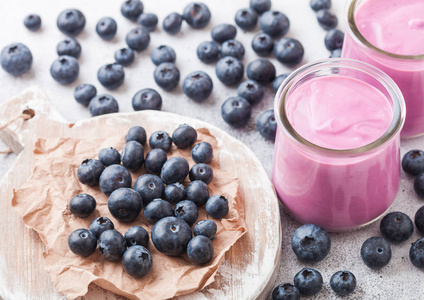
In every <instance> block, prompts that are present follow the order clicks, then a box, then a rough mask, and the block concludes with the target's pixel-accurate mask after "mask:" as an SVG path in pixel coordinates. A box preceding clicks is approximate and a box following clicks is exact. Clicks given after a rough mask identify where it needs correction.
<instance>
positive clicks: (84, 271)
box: [12, 128, 246, 299]
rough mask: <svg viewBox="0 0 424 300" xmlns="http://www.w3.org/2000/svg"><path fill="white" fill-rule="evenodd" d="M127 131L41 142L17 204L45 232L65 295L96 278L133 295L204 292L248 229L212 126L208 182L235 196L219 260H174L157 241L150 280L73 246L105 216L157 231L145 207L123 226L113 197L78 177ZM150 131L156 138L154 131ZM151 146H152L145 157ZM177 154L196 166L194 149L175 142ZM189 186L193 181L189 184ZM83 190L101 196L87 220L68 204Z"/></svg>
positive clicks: (202, 137) (48, 255) (205, 137)
mask: <svg viewBox="0 0 424 300" xmlns="http://www.w3.org/2000/svg"><path fill="white" fill-rule="evenodd" d="M125 133H126V131H125V132H124V133H123V134H121V135H117V136H115V135H114V136H110V137H109V138H107V139H101V140H100V139H93V138H92V137H90V136H84V137H83V136H81V138H79V139H76V138H55V139H48V140H46V139H38V140H37V141H36V145H35V150H34V157H35V166H34V171H33V174H32V175H31V177H30V178H29V179H28V181H27V182H26V183H25V184H24V186H22V187H21V188H19V189H18V190H15V191H14V196H13V199H12V206H13V207H14V208H15V209H16V210H17V211H18V212H19V213H20V214H21V215H22V218H23V221H24V223H25V225H26V226H27V227H29V228H32V229H34V230H35V231H37V232H38V234H39V235H40V237H41V239H42V241H43V243H44V244H45V245H46V251H45V253H44V254H43V256H44V259H45V263H46V269H47V271H48V272H49V274H50V276H51V278H52V281H53V284H54V286H55V287H56V289H57V290H58V292H60V293H64V294H65V295H67V297H69V298H76V297H78V296H82V295H85V294H86V293H87V290H88V286H89V284H90V283H94V284H96V285H98V286H100V287H102V288H104V289H106V290H109V291H112V292H114V293H116V294H119V295H123V296H125V297H128V298H130V299H166V298H172V297H174V296H179V295H184V294H188V293H192V292H195V291H198V290H201V289H202V288H204V287H205V286H207V285H208V284H210V283H212V282H213V281H214V277H215V275H216V272H217V269H218V266H219V264H220V262H221V261H222V260H223V258H224V254H225V252H226V251H228V250H229V249H230V247H231V246H232V245H233V244H234V243H235V242H236V241H237V240H238V239H239V238H240V237H241V236H243V234H244V233H245V232H246V226H245V223H244V210H243V201H242V199H241V197H240V193H239V186H238V182H237V180H236V178H234V176H233V175H231V174H229V173H228V172H226V171H224V170H222V169H220V166H219V161H218V156H219V154H218V145H217V141H216V139H215V138H214V137H213V136H212V135H211V133H210V132H209V130H208V129H206V128H202V129H198V141H197V142H200V141H207V142H209V143H211V145H212V146H213V149H214V158H213V161H212V163H211V166H212V168H213V171H214V179H213V181H212V182H211V183H210V184H209V189H210V194H211V195H214V194H222V195H225V196H226V197H227V198H228V199H229V201H230V212H229V213H228V215H227V216H226V218H224V219H221V220H214V221H215V222H216V223H217V225H218V231H217V234H216V238H215V239H214V240H213V247H214V255H213V259H212V261H211V262H210V263H209V264H207V265H206V266H202V267H198V266H195V265H193V264H191V263H190V261H189V259H188V258H187V256H186V255H184V256H181V257H168V256H166V255H164V254H162V253H160V252H159V251H157V250H156V248H155V247H154V245H153V243H152V242H151V240H150V241H149V246H148V249H149V251H150V252H151V254H152V257H153V268H152V270H151V272H150V273H149V274H148V275H146V276H145V277H143V278H141V279H134V278H132V277H130V276H129V275H128V274H126V273H125V271H124V270H123V268H122V265H121V262H110V261H108V260H106V259H105V258H104V257H103V256H102V254H101V253H100V251H98V250H96V252H95V253H93V254H92V255H91V256H89V257H88V258H82V257H79V256H77V255H75V254H73V253H72V252H71V251H70V250H69V247H68V237H69V235H70V233H71V232H72V231H74V230H76V229H78V228H88V227H89V225H90V223H91V221H92V220H93V219H94V218H96V217H99V216H107V217H108V218H110V219H111V220H112V222H114V225H115V229H117V230H118V231H119V232H121V233H122V234H124V233H125V231H126V230H127V229H128V228H130V227H131V226H134V225H141V226H143V227H144V228H146V229H147V230H148V231H149V233H150V230H151V228H152V225H150V224H148V223H147V221H146V220H145V219H144V216H143V212H142V213H140V215H139V217H138V218H137V219H136V221H134V222H132V223H120V222H119V221H117V220H116V219H114V218H113V217H112V215H111V214H110V213H109V210H108V208H107V196H105V195H104V194H103V193H102V192H101V191H100V189H99V187H94V188H93V187H89V186H86V185H83V184H81V183H80V182H79V181H78V179H77V176H76V173H77V169H78V166H79V165H80V164H81V162H82V161H83V160H84V159H86V158H97V153H98V152H99V150H100V149H102V148H104V147H115V148H116V149H118V151H121V149H122V148H123V146H124V136H125ZM147 133H148V137H149V136H150V134H151V132H147ZM149 150H150V147H149V146H148V145H147V144H146V146H145V154H146V153H147V152H148V151H149ZM171 156H183V157H185V158H186V159H187V160H188V162H189V164H190V167H191V166H193V165H194V164H195V163H194V161H193V160H192V159H191V157H190V150H189V149H187V150H180V149H177V148H176V147H175V145H173V147H172V150H171V151H170V152H169V153H168V158H169V157H171ZM144 173H145V171H144V167H143V168H142V169H141V170H140V172H138V173H132V178H133V184H134V182H135V180H136V179H137V177H138V176H140V175H141V174H144ZM188 183H189V180H188V179H186V182H184V185H186V186H187V185H188ZM79 193H88V194H90V195H92V196H93V197H94V198H95V199H96V201H97V207H96V211H95V212H94V213H93V214H92V215H91V216H89V217H88V218H78V217H75V216H74V215H72V214H71V213H70V212H69V209H68V204H69V201H70V200H71V198H72V197H73V196H75V195H77V194H79ZM207 218H211V217H210V216H208V215H207V214H206V211H205V209H204V207H202V208H201V209H200V210H199V219H198V220H203V219H207Z"/></svg>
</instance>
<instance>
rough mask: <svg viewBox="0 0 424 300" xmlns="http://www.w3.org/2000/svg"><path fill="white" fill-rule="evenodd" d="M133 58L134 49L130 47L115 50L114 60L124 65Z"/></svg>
mask: <svg viewBox="0 0 424 300" xmlns="http://www.w3.org/2000/svg"><path fill="white" fill-rule="evenodd" d="M134 58H135V55H134V50H132V49H131V48H121V49H119V50H116V52H115V61H116V62H117V63H118V64H120V65H122V66H124V67H127V66H129V65H131V64H132V63H133V62H134Z"/></svg>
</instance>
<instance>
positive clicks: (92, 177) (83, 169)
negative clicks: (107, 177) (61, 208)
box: [77, 159, 105, 186]
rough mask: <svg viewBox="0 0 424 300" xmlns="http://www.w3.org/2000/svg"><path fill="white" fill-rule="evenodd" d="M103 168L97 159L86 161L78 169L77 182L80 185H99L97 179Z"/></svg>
mask: <svg viewBox="0 0 424 300" xmlns="http://www.w3.org/2000/svg"><path fill="white" fill-rule="evenodd" d="M104 169H105V166H104V165H103V164H102V163H101V162H100V161H99V160H97V159H86V160H84V161H83V162H82V163H81V165H80V166H79V167H78V172H77V176H78V180H79V181H80V182H81V183H82V184H86V185H89V186H95V185H98V184H99V178H100V175H101V174H102V172H103V170H104Z"/></svg>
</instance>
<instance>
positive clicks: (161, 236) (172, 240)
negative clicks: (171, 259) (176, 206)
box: [151, 217, 192, 256]
mask: <svg viewBox="0 0 424 300" xmlns="http://www.w3.org/2000/svg"><path fill="white" fill-rule="evenodd" d="M151 236H152V242H153V244H154V245H155V247H156V249H157V250H159V251H160V252H162V253H163V254H166V255H171V256H176V255H181V254H184V253H185V252H186V250H187V244H188V242H189V241H190V240H191V236H192V234H191V228H190V226H189V225H188V224H187V223H186V222H185V221H184V220H182V219H179V218H176V217H166V218H163V219H160V220H159V221H158V222H156V224H155V225H154V226H153V228H152V233H151Z"/></svg>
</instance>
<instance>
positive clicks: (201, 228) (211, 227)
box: [193, 220, 218, 240]
mask: <svg viewBox="0 0 424 300" xmlns="http://www.w3.org/2000/svg"><path fill="white" fill-rule="evenodd" d="M217 228H218V227H217V226H216V223H215V222H214V221H212V220H201V221H199V222H197V224H196V225H194V228H193V233H194V235H203V236H205V237H207V238H208V239H210V240H213V239H215V234H216V231H217Z"/></svg>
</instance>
